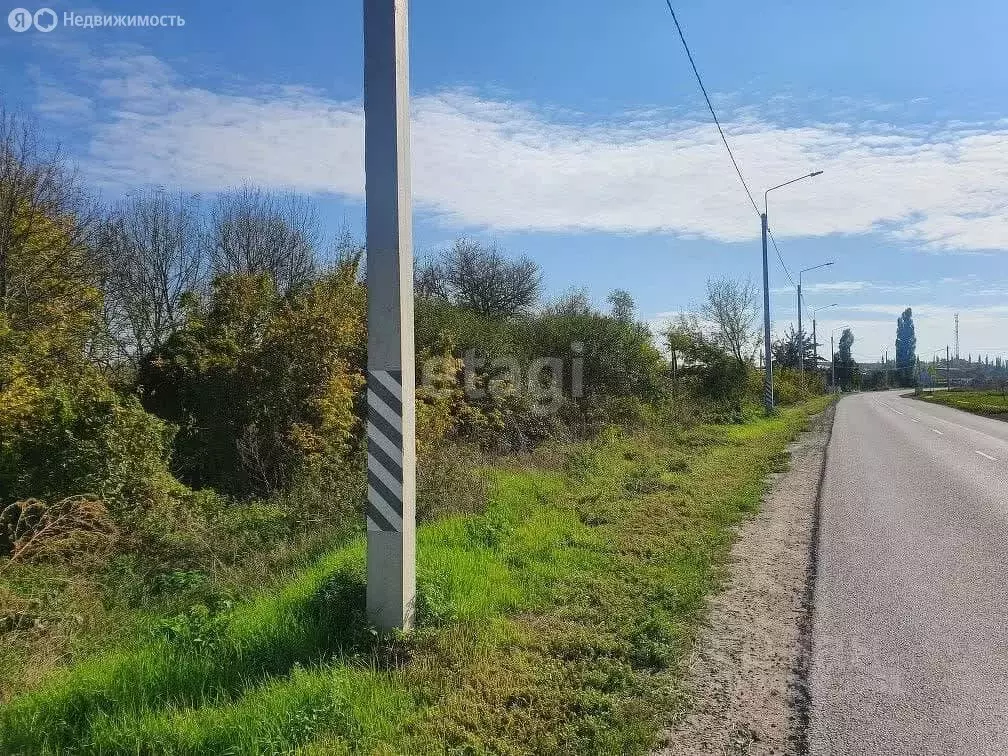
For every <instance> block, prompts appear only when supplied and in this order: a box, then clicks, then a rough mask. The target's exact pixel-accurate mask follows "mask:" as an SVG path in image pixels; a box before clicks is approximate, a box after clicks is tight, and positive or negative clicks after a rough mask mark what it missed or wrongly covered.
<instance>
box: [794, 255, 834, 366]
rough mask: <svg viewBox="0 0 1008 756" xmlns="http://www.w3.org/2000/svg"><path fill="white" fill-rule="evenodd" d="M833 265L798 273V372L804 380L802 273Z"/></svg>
mask: <svg viewBox="0 0 1008 756" xmlns="http://www.w3.org/2000/svg"><path fill="white" fill-rule="evenodd" d="M832 264H833V261H832V260H831V261H830V262H824V263H819V265H813V266H812V267H811V268H803V269H802V270H799V271H798V370H799V372H800V373H801V376H802V380H803V381H804V378H805V331H803V330H802V322H801V311H802V298H801V284H802V273H808V272H809V271H810V270H818V269H819V268H826V267H829V266H830V265H832Z"/></svg>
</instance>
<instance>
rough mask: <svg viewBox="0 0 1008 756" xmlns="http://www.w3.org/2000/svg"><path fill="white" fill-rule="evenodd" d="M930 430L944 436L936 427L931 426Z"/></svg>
mask: <svg viewBox="0 0 1008 756" xmlns="http://www.w3.org/2000/svg"><path fill="white" fill-rule="evenodd" d="M931 432H932V433H937V434H938V435H939V436H944V435H945V434H944V433H942V432H941V431H940V430H938V429H937V428H932V429H931Z"/></svg>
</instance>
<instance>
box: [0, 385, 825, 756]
mask: <svg viewBox="0 0 1008 756" xmlns="http://www.w3.org/2000/svg"><path fill="white" fill-rule="evenodd" d="M828 402H829V399H828V398H825V397H824V398H822V399H820V400H816V401H814V402H811V403H809V404H807V405H805V406H803V407H797V408H790V409H785V410H783V411H782V412H781V414H780V416H779V417H777V418H774V419H772V420H758V421H754V422H750V423H748V424H745V425H736V426H705V427H700V428H696V429H692V430H687V431H684V430H657V429H655V430H652V431H650V432H648V433H641V434H637V435H628V434H621V433H616V432H613V433H610V434H607V435H605V436H604V437H603V438H601V439H599V440H598V441H596V442H593V443H589V444H579V445H575V446H571V447H568V448H565V449H562V450H559V451H556V450H554V452H553V453H552V454H551V455H542V457H541V458H539V459H537V460H535V461H534V462H533V463H527V464H522V465H516V466H512V467H509V468H506V469H505V468H502V469H499V470H497V471H496V472H495V478H496V485H495V489H494V494H493V497H492V502H491V505H490V508H489V509H488V511H487V512H486V513H485V514H481V515H478V516H460V517H452V518H448V519H444V520H441V521H438V522H435V523H433V524H430V525H426V526H424V527H423V528H421V529H420V532H419V548H418V556H419V575H420V578H419V584H420V589H421V593H422V605H421V618H422V619H421V625H420V628H419V629H418V630H417V631H416V632H415V633H413V634H412V635H410V636H408V637H388V636H386V637H381V636H378V635H376V634H374V633H373V632H371V631H370V630H369V628H368V627H367V625H366V623H365V622H364V618H363V582H362V574H363V562H364V549H363V545H362V543H360V542H355V543H353V544H352V545H350V546H348V547H346V548H342V549H339V550H337V551H335V552H334V553H332V554H331V555H329V556H328V557H327V558H325V559H323V560H322V561H321V562H320V563H319V564H317V565H316V566H315V567H314V568H312V569H310V570H308V571H306V572H304V573H302V574H299V575H298V576H297V577H296V578H294V579H292V580H291V581H290V582H289V583H288V584H286V586H285V587H284V588H283V589H282V590H279V591H274V592H270V593H268V594H265V595H263V596H261V597H260V598H259V599H257V600H253V601H250V602H248V603H244V604H242V605H239V606H238V607H236V608H234V609H232V610H230V611H228V612H226V613H223V614H220V615H218V616H215V617H206V616H201V615H197V616H193V617H190V618H189V619H188V620H187V621H185V622H176V624H175V625H174V626H170V627H164V626H163V625H162V626H153V627H152V628H151V632H150V633H149V634H148V636H147V637H146V638H145V639H144V640H142V641H140V642H138V643H137V644H135V645H133V646H125V647H122V648H120V649H117V650H109V651H108V652H106V653H102V654H99V655H96V656H94V657H93V658H90V659H88V660H85V661H82V662H80V663H78V664H76V665H75V666H74V667H72V668H71V669H69V670H64V671H60V672H58V673H56V674H55V675H53V676H52V677H51V678H49V679H48V680H46V681H45V682H43V683H41V684H40V685H39V686H38V687H37V688H36V689H35V690H33V691H31V692H29V693H27V694H24V695H22V696H20V697H19V698H16V699H15V700H13V701H12V702H10V703H8V704H7V705H6V706H4V707H3V708H2V709H0V751H2V752H3V753H53V754H55V753H61V754H62V753H74V752H82V753H102V754H117V753H123V754H127V753H128V754H135V753H159V754H161V753H177V754H182V753H187V754H188V753H229V754H246V753H247V754H263V753H289V752H296V753H300V754H316V753H318V754H322V753H326V754H328V753H390V754H391V753H401V752H409V753H428V752H440V753H444V752H445V751H446V750H447V751H449V752H468V753H472V752H484V751H492V752H497V753H521V752H538V753H551V752H552V753H574V752H577V753H612V754H624V753H634V752H644V751H646V750H647V749H648V747H649V746H650V745H652V743H653V739H654V737H655V734H656V733H657V732H658V731H659V730H660V727H661V725H662V723H663V721H664V714H666V713H667V712H668V707H669V705H670V701H671V700H672V695H673V693H674V685H675V680H676V675H675V670H676V667H677V664H678V663H679V661H680V659H681V658H682V657H683V654H684V652H685V650H686V649H687V647H688V643H689V639H690V637H691V634H692V632H693V630H694V628H695V626H696V623H697V621H698V619H699V616H700V610H701V609H702V607H703V601H704V597H705V596H706V594H708V593H709V592H710V591H711V590H713V589H714V588H715V587H716V585H717V581H718V579H719V575H720V574H721V570H722V567H723V564H724V561H725V557H726V555H727V552H728V549H729V548H730V545H731V541H732V532H733V531H732V526H733V525H735V524H737V523H738V522H739V521H740V520H742V519H743V518H745V517H747V516H749V515H751V514H752V513H753V512H754V511H755V510H756V509H757V508H758V505H759V501H760V497H761V495H762V493H763V490H764V487H765V477H766V475H767V474H768V473H769V472H771V471H773V470H775V469H780V468H782V466H784V465H785V464H786V446H787V444H788V442H789V441H790V440H791V439H792V438H793V437H794V436H795V435H796V433H798V432H799V431H800V430H801V428H802V427H803V426H804V425H805V423H806V420H807V418H808V416H809V415H810V414H811V413H813V412H815V411H818V410H821V409H822V408H823V407H825V406H826V404H828Z"/></svg>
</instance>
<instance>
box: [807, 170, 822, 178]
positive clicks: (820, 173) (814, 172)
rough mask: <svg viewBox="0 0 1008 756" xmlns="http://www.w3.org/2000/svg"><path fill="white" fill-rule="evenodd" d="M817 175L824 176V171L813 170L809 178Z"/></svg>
mask: <svg viewBox="0 0 1008 756" xmlns="http://www.w3.org/2000/svg"><path fill="white" fill-rule="evenodd" d="M816 176H822V171H812V173H810V174H809V178H815V177H816Z"/></svg>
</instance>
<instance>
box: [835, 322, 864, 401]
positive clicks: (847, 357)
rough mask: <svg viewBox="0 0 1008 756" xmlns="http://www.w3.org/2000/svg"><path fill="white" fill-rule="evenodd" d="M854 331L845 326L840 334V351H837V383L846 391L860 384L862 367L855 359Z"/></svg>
mask: <svg viewBox="0 0 1008 756" xmlns="http://www.w3.org/2000/svg"><path fill="white" fill-rule="evenodd" d="M853 348H854V332H853V331H851V329H850V328H845V329H844V331H843V333H842V334H841V335H840V345H839V351H838V352H837V363H836V376H837V383H839V385H840V387H841V388H842V389H843V390H844V391H849V390H850V389H852V388H855V387H857V386H858V385H859V384H860V381H861V376H860V367H859V366H858V364H857V362H855V361H854V356H853V351H852V350H853Z"/></svg>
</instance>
